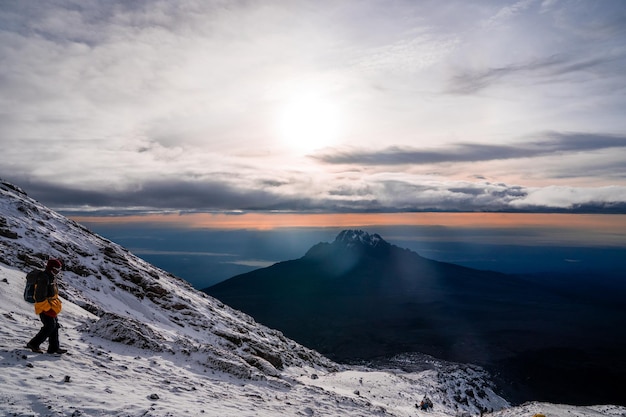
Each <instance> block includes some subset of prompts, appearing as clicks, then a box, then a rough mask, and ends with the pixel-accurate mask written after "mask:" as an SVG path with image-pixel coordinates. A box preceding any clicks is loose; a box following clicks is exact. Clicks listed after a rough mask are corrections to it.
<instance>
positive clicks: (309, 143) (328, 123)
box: [277, 93, 340, 153]
mask: <svg viewBox="0 0 626 417" xmlns="http://www.w3.org/2000/svg"><path fill="white" fill-rule="evenodd" d="M277 128H278V134H279V136H280V140H281V143H282V145H284V146H286V147H288V148H289V149H291V150H294V151H296V152H302V153H309V152H312V151H315V150H317V149H321V148H325V147H328V146H331V145H333V144H335V143H336V141H337V140H338V137H339V130H340V114H339V108H338V106H337V105H336V104H335V103H333V101H332V100H330V99H328V98H325V97H323V96H322V95H320V94H315V93H304V94H298V95H297V96H294V97H291V98H290V99H288V100H287V101H286V102H285V104H284V105H283V106H282V108H281V109H280V111H279V113H278V117H277Z"/></svg>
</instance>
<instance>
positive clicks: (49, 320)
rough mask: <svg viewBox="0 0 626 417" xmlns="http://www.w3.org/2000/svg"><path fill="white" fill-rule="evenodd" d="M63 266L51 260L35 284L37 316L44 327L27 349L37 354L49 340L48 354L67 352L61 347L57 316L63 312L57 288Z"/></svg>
mask: <svg viewBox="0 0 626 417" xmlns="http://www.w3.org/2000/svg"><path fill="white" fill-rule="evenodd" d="M62 267H63V264H62V263H61V261H59V260H58V259H50V260H48V263H47V264H46V269H45V270H44V271H40V273H39V276H38V277H37V281H36V283H35V293H34V298H35V314H38V315H39V318H40V319H41V322H42V323H43V327H42V328H41V330H39V333H37V334H36V335H35V337H33V338H32V339H31V340H30V342H28V343H27V344H26V347H27V348H29V349H30V350H32V351H33V352H36V353H43V350H41V348H40V347H39V346H40V345H41V344H42V343H43V342H44V341H45V340H46V339H48V353H58V354H61V353H66V352H67V350H65V349H61V347H60V346H59V322H58V320H57V314H59V313H60V312H61V300H60V299H59V289H58V287H57V279H56V278H57V275H58V274H59V272H60V271H61V268H62Z"/></svg>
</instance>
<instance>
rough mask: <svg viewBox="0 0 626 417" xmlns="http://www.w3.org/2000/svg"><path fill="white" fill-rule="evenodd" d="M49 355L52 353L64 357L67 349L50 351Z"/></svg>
mask: <svg viewBox="0 0 626 417" xmlns="http://www.w3.org/2000/svg"><path fill="white" fill-rule="evenodd" d="M48 353H52V354H54V353H56V354H57V355H62V354H64V353H67V349H61V348H58V349H56V350H49V351H48Z"/></svg>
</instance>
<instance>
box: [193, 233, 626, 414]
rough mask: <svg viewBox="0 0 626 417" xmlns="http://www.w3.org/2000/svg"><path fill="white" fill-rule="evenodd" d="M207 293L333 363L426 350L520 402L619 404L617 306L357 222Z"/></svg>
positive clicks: (620, 319) (624, 372)
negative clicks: (442, 257)
mask: <svg viewBox="0 0 626 417" xmlns="http://www.w3.org/2000/svg"><path fill="white" fill-rule="evenodd" d="M529 261H532V260H529ZM205 291H206V292H207V293H208V294H210V295H212V296H214V297H216V298H218V299H220V300H222V301H223V302H225V303H226V304H228V305H230V306H232V307H233V308H236V309H239V310H241V311H244V312H246V313H248V314H250V315H252V316H253V317H254V318H255V319H256V320H258V321H259V322H261V323H263V324H266V325H268V326H270V327H272V328H276V329H279V330H281V331H283V332H284V333H285V335H286V336H288V337H290V338H293V339H294V340H296V341H298V342H299V343H302V344H303V345H305V346H308V347H310V348H312V349H315V350H317V351H319V352H321V353H323V354H325V355H327V356H329V357H330V358H332V359H335V360H338V361H343V362H346V361H354V360H359V359H362V360H363V359H365V360H373V359H377V358H381V357H389V356H393V355H396V354H400V353H403V352H422V353H426V354H430V355H433V356H435V357H438V358H442V359H446V360H453V361H459V362H469V363H477V364H480V365H482V366H486V367H488V368H490V369H492V370H495V371H496V372H499V373H500V374H501V375H502V376H503V381H502V382H503V387H507V389H511V391H510V392H509V395H514V396H515V397H516V399H519V400H527V399H530V398H537V397H538V398H541V399H545V400H551V401H569V402H582V403H586V402H587V401H589V400H590V399H592V398H594V396H595V398H598V399H599V400H612V401H617V399H618V398H620V396H621V393H620V392H618V390H617V389H615V386H623V385H624V383H626V366H625V365H624V363H623V362H619V361H621V356H622V354H621V352H623V351H624V350H623V349H624V348H626V340H625V337H624V335H623V334H621V335H619V336H618V335H616V333H617V332H618V331H619V330H617V329H620V328H626V327H625V326H626V318H625V313H624V311H623V310H621V311H620V310H619V309H615V308H612V307H610V306H601V305H598V304H593V303H590V302H587V301H583V302H581V300H579V299H575V298H572V297H568V296H567V295H564V294H561V293H559V292H558V291H556V290H555V289H554V288H553V287H547V286H542V284H541V283H540V282H539V283H538V282H532V281H529V280H525V279H522V278H521V277H516V276H512V275H506V274H501V273H497V272H491V271H481V270H475V269H471V268H466V267H462V266H458V265H454V264H450V263H444V262H437V261H433V260H429V259H426V258H423V257H421V256H420V255H418V254H417V253H415V252H412V251H409V250H407V249H402V248H399V247H397V246H395V245H391V244H389V243H388V242H386V241H385V240H384V239H383V238H382V237H381V236H379V235H377V234H369V233H367V232H364V231H360V230H345V231H342V232H341V233H340V234H339V235H338V236H337V237H336V239H335V240H334V241H333V242H332V243H319V244H317V245H315V246H313V247H312V248H311V249H310V250H309V251H308V252H307V253H306V254H305V255H304V256H303V257H302V258H300V259H296V260H290V261H285V262H280V263H277V264H275V265H272V266H270V267H267V268H263V269H258V270H255V271H252V272H249V273H246V274H241V275H238V276H235V277H233V278H231V279H229V280H226V281H224V282H221V283H219V284H217V285H214V286H212V287H209V288H208V289H206V290H205ZM581 359H582V361H581ZM581 371H584V372H585V375H583V374H582V373H581ZM527 377H528V378H532V381H530V379H529V380H527V381H525V379H526V378H527ZM590 378H591V379H590ZM511 380H516V382H515V384H511V383H510V382H511ZM590 380H593V383H592V384H590ZM520 381H521V382H522V383H518V382H520ZM547 381H550V382H549V383H547ZM526 382H528V383H526ZM596 383H597V384H598V385H594V384H596ZM616 383H619V384H618V385H615V384H616ZM514 385H515V386H514ZM590 385H591V387H590ZM582 387H584V391H585V394H584V397H583V396H581V395H580V394H581V391H582V389H581V388H582Z"/></svg>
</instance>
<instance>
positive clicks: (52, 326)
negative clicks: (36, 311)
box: [26, 313, 59, 350]
mask: <svg viewBox="0 0 626 417" xmlns="http://www.w3.org/2000/svg"><path fill="white" fill-rule="evenodd" d="M39 318H40V319H41V322H42V323H43V327H42V328H41V329H40V330H39V332H38V333H37V334H36V335H35V337H33V338H32V339H31V340H30V342H28V344H27V345H26V346H28V347H29V348H31V349H33V350H36V349H37V350H38V349H39V345H41V344H42V343H43V342H44V341H45V340H46V339H47V338H48V337H50V335H51V334H53V333H55V332H57V336H56V343H57V345H58V343H59V337H58V329H57V323H56V319H55V318H52V317H50V316H47V315H45V314H43V313H41V314H40V315H39ZM57 347H58V346H57Z"/></svg>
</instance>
